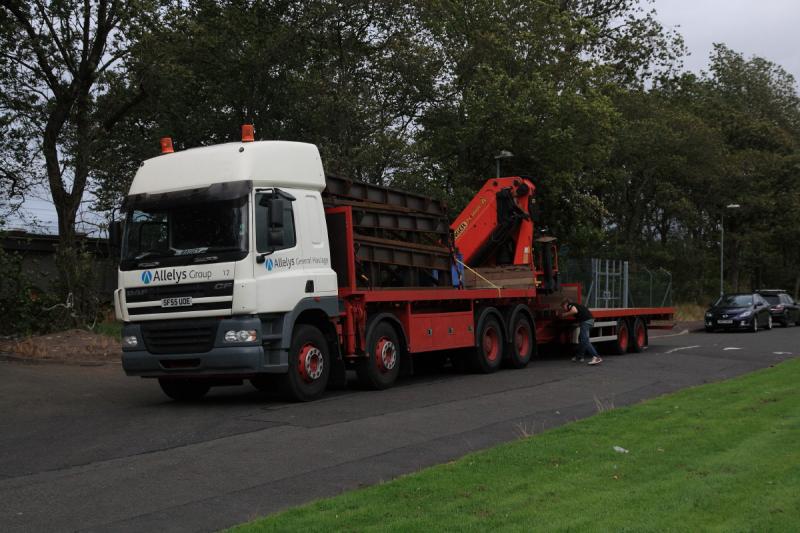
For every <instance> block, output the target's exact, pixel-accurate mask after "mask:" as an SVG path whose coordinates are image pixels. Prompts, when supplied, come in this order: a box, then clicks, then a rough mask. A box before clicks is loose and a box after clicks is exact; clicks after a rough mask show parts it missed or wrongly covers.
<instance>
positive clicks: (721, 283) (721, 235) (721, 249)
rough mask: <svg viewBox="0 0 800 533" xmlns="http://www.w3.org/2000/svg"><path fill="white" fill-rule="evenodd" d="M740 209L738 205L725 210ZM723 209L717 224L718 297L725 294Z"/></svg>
mask: <svg viewBox="0 0 800 533" xmlns="http://www.w3.org/2000/svg"><path fill="white" fill-rule="evenodd" d="M740 207H742V206H741V205H739V204H728V205H726V206H725V209H739V208H740ZM725 209H723V210H722V217H721V218H720V222H719V295H720V296H722V295H723V294H725V285H724V283H725V281H724V280H725V278H724V274H723V272H724V268H725Z"/></svg>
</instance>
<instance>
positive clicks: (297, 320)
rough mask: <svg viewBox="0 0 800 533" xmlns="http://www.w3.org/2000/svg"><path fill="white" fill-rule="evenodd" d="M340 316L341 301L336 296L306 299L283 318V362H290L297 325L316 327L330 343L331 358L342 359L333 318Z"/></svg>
mask: <svg viewBox="0 0 800 533" xmlns="http://www.w3.org/2000/svg"><path fill="white" fill-rule="evenodd" d="M338 315H339V301H338V298H336V297H335V296H330V297H322V298H304V299H303V300H301V301H300V302H299V303H298V304H297V305H296V306H295V308H294V309H292V311H290V312H288V313H286V314H285V315H284V316H283V327H282V328H281V332H280V341H281V343H280V349H281V351H282V352H283V354H282V358H283V362H284V363H286V362H287V360H288V351H289V347H290V346H291V343H292V333H293V332H294V328H295V326H296V325H297V324H307V325H310V326H314V327H316V328H317V329H318V330H320V331H321V332H322V335H323V336H324V337H325V339H326V340H327V341H328V346H329V348H330V350H331V352H330V353H331V356H333V358H334V359H341V357H342V356H341V350H340V349H339V340H338V337H337V333H336V327H335V326H334V323H333V320H332V319H333V318H335V317H337V316H338Z"/></svg>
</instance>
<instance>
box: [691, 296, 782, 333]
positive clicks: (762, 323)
mask: <svg viewBox="0 0 800 533" xmlns="http://www.w3.org/2000/svg"><path fill="white" fill-rule="evenodd" d="M705 324H706V331H714V330H715V329H725V330H732V329H733V330H736V329H738V330H746V331H752V332H753V333H755V332H756V331H758V328H766V329H772V315H771V314H770V312H769V304H767V301H766V300H764V298H763V297H762V296H761V295H760V294H758V293H743V294H723V295H722V296H720V298H719V300H717V302H716V303H714V304H711V308H710V309H709V310H708V311H706V317H705Z"/></svg>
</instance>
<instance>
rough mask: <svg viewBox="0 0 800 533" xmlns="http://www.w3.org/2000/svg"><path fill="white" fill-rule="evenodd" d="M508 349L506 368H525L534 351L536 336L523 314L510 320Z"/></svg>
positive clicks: (518, 314) (516, 315) (528, 320)
mask: <svg viewBox="0 0 800 533" xmlns="http://www.w3.org/2000/svg"><path fill="white" fill-rule="evenodd" d="M508 348H509V349H508V366H510V367H511V368H525V367H526V366H527V365H528V363H529V362H530V360H531V358H532V357H533V354H534V353H535V351H536V334H535V332H534V329H533V324H531V321H530V319H529V318H528V317H527V315H526V314H525V313H516V314H515V315H514V317H513V318H512V319H511V338H510V339H509V347H508Z"/></svg>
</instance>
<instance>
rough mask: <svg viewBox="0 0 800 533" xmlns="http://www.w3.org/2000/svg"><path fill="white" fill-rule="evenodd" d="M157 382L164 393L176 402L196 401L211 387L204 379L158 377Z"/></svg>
mask: <svg viewBox="0 0 800 533" xmlns="http://www.w3.org/2000/svg"><path fill="white" fill-rule="evenodd" d="M158 384H159V385H160V386H161V390H162V391H164V394H166V395H167V396H169V397H170V398H172V399H173V400H175V401H176V402H196V401H197V400H199V399H200V398H202V397H203V396H205V395H206V393H207V392H208V391H209V390H210V389H211V385H209V384H208V383H206V382H204V381H197V380H190V379H169V378H159V379H158Z"/></svg>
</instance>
